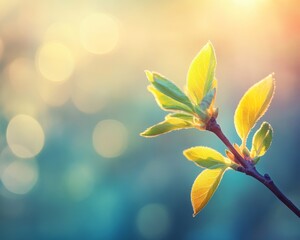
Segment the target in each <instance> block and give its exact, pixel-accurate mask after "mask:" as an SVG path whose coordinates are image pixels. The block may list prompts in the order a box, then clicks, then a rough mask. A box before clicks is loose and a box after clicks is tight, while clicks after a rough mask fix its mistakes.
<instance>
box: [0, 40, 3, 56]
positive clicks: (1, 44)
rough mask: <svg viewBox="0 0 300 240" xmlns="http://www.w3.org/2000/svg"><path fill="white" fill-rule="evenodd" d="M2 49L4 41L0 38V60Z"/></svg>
mask: <svg viewBox="0 0 300 240" xmlns="http://www.w3.org/2000/svg"><path fill="white" fill-rule="evenodd" d="M3 51H4V43H3V40H2V39H1V38H0V61H1V59H2V55H3Z"/></svg>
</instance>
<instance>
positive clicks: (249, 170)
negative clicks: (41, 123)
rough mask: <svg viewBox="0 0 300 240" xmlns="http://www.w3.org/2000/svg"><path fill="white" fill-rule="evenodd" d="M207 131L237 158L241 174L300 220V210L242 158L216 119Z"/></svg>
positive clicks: (238, 169) (268, 178)
mask: <svg viewBox="0 0 300 240" xmlns="http://www.w3.org/2000/svg"><path fill="white" fill-rule="evenodd" d="M206 129H207V130H208V131H210V132H213V133H214V134H216V135H217V137H218V138H219V139H220V140H221V141H222V142H223V143H224V144H225V145H226V147H228V149H229V150H230V151H231V152H232V154H233V155H234V156H235V160H236V163H237V164H239V165H240V166H239V167H238V168H237V169H236V170H237V171H239V172H243V173H245V174H247V175H249V176H251V177H253V178H255V179H256V180H258V181H260V182H261V183H262V184H264V185H265V186H266V187H267V188H268V189H270V190H271V191H272V192H273V193H274V195H275V196H276V197H277V198H278V199H279V200H280V201H281V202H283V203H284V204H285V205H286V206H287V207H288V208H289V209H290V210H291V211H292V212H294V213H295V214H296V215H297V216H298V217H299V218H300V209H299V208H298V207H297V206H296V205H295V204H293V203H292V202H291V200H289V199H288V198H287V197H286V196H285V195H284V194H283V193H282V192H281V191H280V190H279V188H278V187H277V186H276V185H275V183H274V182H273V180H272V179H271V177H270V176H269V175H268V174H264V175H261V174H260V173H259V172H258V171H257V170H256V168H255V166H254V164H253V162H252V161H251V160H247V159H246V158H244V157H242V156H241V155H240V154H239V153H238V152H237V150H236V149H235V148H234V147H233V146H232V144H231V143H230V142H229V140H228V138H227V137H226V136H225V135H224V133H223V132H222V130H221V127H220V125H219V124H218V123H217V121H216V119H215V118H213V117H212V118H211V119H210V121H209V122H208V124H207V127H206Z"/></svg>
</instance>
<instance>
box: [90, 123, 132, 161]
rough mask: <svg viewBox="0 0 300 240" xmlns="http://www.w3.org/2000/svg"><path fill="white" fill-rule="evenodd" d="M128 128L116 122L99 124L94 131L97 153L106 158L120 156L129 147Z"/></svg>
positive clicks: (94, 143) (94, 144)
mask: <svg viewBox="0 0 300 240" xmlns="http://www.w3.org/2000/svg"><path fill="white" fill-rule="evenodd" d="M127 142H128V132H127V129H126V127H125V126H124V125H123V124H122V123H121V122H119V121H116V120H112V119H109V120H104V121H101V122H99V123H98V124H97V125H96V127H95V129H94V131H93V146H94V148H95V150H96V152H97V153H98V154H99V155H101V156H103V157H105V158H115V157H118V156H120V155H121V154H122V153H123V152H124V150H125V149H126V147H127Z"/></svg>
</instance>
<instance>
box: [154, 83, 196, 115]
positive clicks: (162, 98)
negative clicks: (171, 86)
mask: <svg viewBox="0 0 300 240" xmlns="http://www.w3.org/2000/svg"><path fill="white" fill-rule="evenodd" d="M148 90H149V92H151V93H152V94H153V96H154V98H155V100H156V102H157V104H158V105H159V106H160V108H161V109H163V110H167V111H168V110H171V111H183V112H188V113H193V111H192V110H191V108H190V107H188V106H187V105H185V104H183V103H181V102H178V101H176V100H174V99H172V98H170V97H168V96H167V95H165V94H163V93H161V92H160V91H159V90H157V89H156V88H155V87H154V86H153V85H149V86H148Z"/></svg>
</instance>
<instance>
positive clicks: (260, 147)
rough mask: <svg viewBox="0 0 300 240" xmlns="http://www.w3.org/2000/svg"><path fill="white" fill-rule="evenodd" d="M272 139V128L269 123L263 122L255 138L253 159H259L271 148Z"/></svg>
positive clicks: (253, 141)
mask: <svg viewBox="0 0 300 240" xmlns="http://www.w3.org/2000/svg"><path fill="white" fill-rule="evenodd" d="M272 138H273V128H272V126H271V125H270V124H269V123H267V122H263V123H262V124H261V126H260V128H259V129H258V130H257V131H256V133H255V134H254V136H253V140H252V148H251V157H252V158H257V157H261V156H263V155H264V154H265V153H266V152H267V150H268V149H269V147H270V146H271V143H272Z"/></svg>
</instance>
